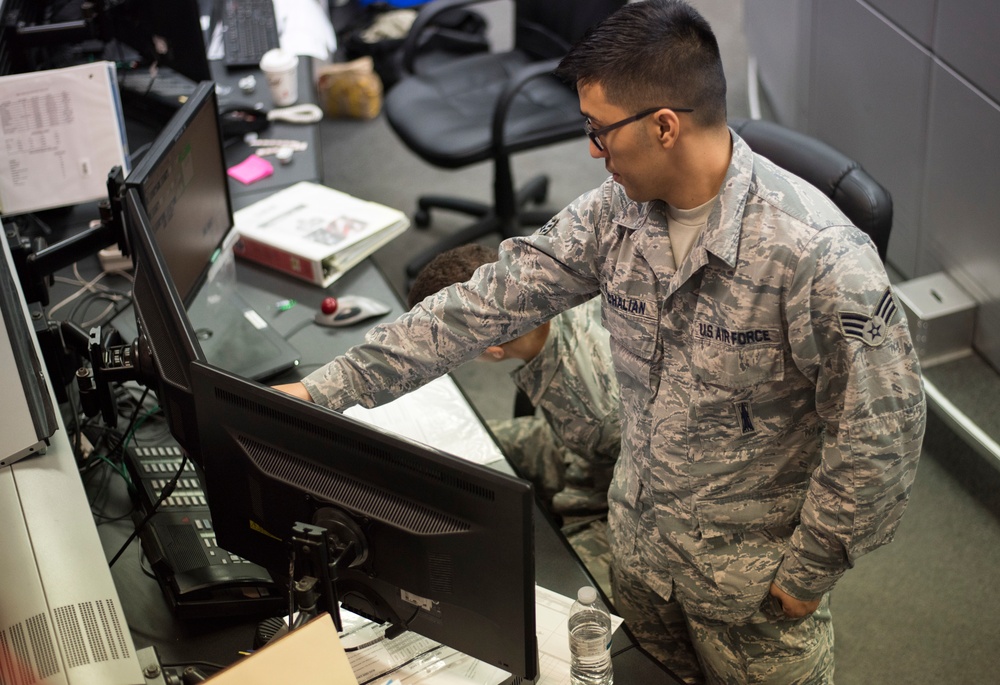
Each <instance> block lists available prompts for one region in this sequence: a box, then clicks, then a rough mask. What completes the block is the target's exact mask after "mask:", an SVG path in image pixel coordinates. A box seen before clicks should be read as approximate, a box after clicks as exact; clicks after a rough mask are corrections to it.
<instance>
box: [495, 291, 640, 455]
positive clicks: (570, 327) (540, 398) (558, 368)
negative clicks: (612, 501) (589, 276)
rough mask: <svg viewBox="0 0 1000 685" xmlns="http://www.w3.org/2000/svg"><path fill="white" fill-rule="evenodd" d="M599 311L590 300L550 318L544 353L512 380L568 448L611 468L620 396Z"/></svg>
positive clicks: (618, 434)
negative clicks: (607, 464) (550, 324)
mask: <svg viewBox="0 0 1000 685" xmlns="http://www.w3.org/2000/svg"><path fill="white" fill-rule="evenodd" d="M600 308H601V303H600V299H598V298H595V299H593V300H590V301H589V302H586V303H584V304H582V305H580V306H578V307H574V308H573V309H570V310H569V311H567V312H565V313H563V314H562V315H561V316H558V317H556V318H555V319H553V320H552V328H551V330H550V331H549V339H548V340H547V342H546V345H545V347H544V349H543V351H542V352H541V353H539V355H538V356H536V357H535V358H534V359H532V360H531V361H530V362H528V363H527V364H525V365H524V366H522V367H521V368H519V369H517V370H516V371H515V372H514V373H513V374H512V377H513V379H514V382H515V384H516V385H517V386H518V387H519V388H520V389H521V390H523V391H524V392H525V393H527V395H528V397H529V398H530V399H531V401H532V404H534V406H535V407H537V408H539V409H540V410H541V411H542V413H543V414H544V416H545V419H546V421H547V422H548V424H549V426H550V427H551V428H552V430H553V431H554V432H555V433H556V435H558V436H559V438H560V440H562V442H563V444H564V445H565V446H566V447H567V448H568V449H570V450H571V451H572V452H574V453H575V454H577V455H579V456H581V457H583V458H584V459H587V460H588V461H595V462H602V463H612V462H614V461H615V460H616V459H617V458H618V452H619V451H620V450H621V421H620V419H619V413H618V411H619V405H620V403H621V397H620V393H619V389H618V381H617V379H616V378H615V374H614V365H613V362H612V359H611V345H610V342H609V334H608V331H607V330H606V329H605V328H604V327H603V326H602V325H601V309H600Z"/></svg>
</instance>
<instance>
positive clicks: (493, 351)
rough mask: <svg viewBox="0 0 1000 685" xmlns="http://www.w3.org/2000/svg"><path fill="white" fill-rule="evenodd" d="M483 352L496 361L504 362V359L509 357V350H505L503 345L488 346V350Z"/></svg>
mask: <svg viewBox="0 0 1000 685" xmlns="http://www.w3.org/2000/svg"><path fill="white" fill-rule="evenodd" d="M483 354H484V355H486V356H487V357H489V358H490V359H492V360H493V361H496V362H502V361H503V360H504V359H506V358H507V351H506V350H504V348H503V347H501V346H500V345H493V346H491V347H487V348H486V351H485V352H483Z"/></svg>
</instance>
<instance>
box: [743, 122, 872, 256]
mask: <svg viewBox="0 0 1000 685" xmlns="http://www.w3.org/2000/svg"><path fill="white" fill-rule="evenodd" d="M729 125H730V126H731V127H732V129H733V130H734V131H736V133H737V134H739V136H740V137H741V138H743V140H745V141H746V143H747V145H749V146H750V149H751V150H753V151H754V152H756V153H757V154H759V155H762V156H764V157H767V158H768V159H769V160H771V161H772V162H774V163H775V164H777V165H778V166H780V167H782V168H783V169H787V170H788V171H790V172H792V173H793V174H795V175H796V176H798V177H800V178H802V179H804V180H805V181H808V182H809V183H811V184H813V185H814V186H816V187H817V188H819V189H820V190H822V191H823V192H824V193H826V195H827V196H828V197H829V198H830V199H831V200H833V202H834V204H836V205H837V207H839V208H840V211H842V212H843V213H844V214H846V215H847V218H848V219H850V220H851V221H852V222H853V223H854V225H855V226H857V227H858V228H860V229H861V230H862V231H864V232H865V233H867V234H868V236H869V237H870V238H871V239H872V242H873V243H875V247H876V248H877V249H878V254H879V257H881V258H882V261H883V262H884V261H885V255H886V251H887V250H888V248H889V231H890V230H891V229H892V197H891V196H890V195H889V191H888V190H886V189H885V188H884V187H883V186H882V185H881V184H880V183H879V182H878V181H876V180H875V179H874V178H872V176H871V175H870V174H869V173H868V172H867V171H865V170H864V169H863V168H862V167H861V165H860V164H858V163H857V162H855V161H854V160H852V159H851V158H849V157H847V156H846V155H844V154H843V153H841V152H839V151H838V150H836V149H835V148H833V147H831V146H830V145H827V144H826V143H824V142H822V141H820V140H817V139H816V138H812V137H810V136H807V135H805V134H804V133H799V132H798V131H795V130H792V129H790V128H786V127H784V126H782V125H780V124H776V123H774V122H771V121H764V120H760V119H734V120H732V121H730V122H729Z"/></svg>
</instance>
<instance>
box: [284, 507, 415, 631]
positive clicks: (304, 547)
mask: <svg viewBox="0 0 1000 685" xmlns="http://www.w3.org/2000/svg"><path fill="white" fill-rule="evenodd" d="M367 558H368V541H367V538H366V536H365V533H364V531H363V530H362V529H361V527H360V526H359V525H358V523H357V522H356V521H355V520H354V519H353V518H352V517H351V516H350V515H349V514H348V513H347V512H345V511H343V510H341V509H338V508H335V507H329V506H327V507H323V508H321V509H319V510H318V511H317V512H316V513H315V514H314V515H313V523H312V524H309V523H301V522H300V523H296V524H295V525H294V526H293V528H292V537H291V549H290V563H289V567H290V569H291V571H292V578H291V581H290V582H291V584H292V591H293V594H294V597H295V601H296V603H297V605H298V609H299V617H298V619H297V620H296V621H295V624H294V625H293V626H292V627H293V628H295V627H298V626H299V625H302V624H303V623H305V622H306V621H307V620H309V619H311V618H313V617H314V616H316V614H317V613H318V611H319V605H320V603H322V604H323V610H325V611H326V612H327V613H329V614H330V616H331V617H332V618H333V624H334V626H336V628H337V632H338V633H339V632H343V630H344V626H343V622H342V620H341V618H340V599H341V593H340V590H341V589H343V590H346V591H347V592H346V593H345V594H350V595H360V596H361V597H363V598H364V599H365V600H366V601H367V602H369V603H370V605H371V606H372V607H373V609H374V611H372V612H370V613H371V614H377V615H369V612H365V618H369V619H371V620H374V621H377V622H380V623H382V622H386V618H388V623H389V624H390V626H389V628H388V629H387V630H386V633H385V637H386V639H390V640H391V639H392V638H394V637H396V636H398V635H400V634H402V633H403V632H405V631H406V630H407V629H408V626H407V622H406V621H404V620H403V618H402V617H401V616H399V614H398V613H397V612H396V611H395V610H394V609H393V608H392V607H391V606H389V605H388V604H386V603H385V601H384V600H382V599H381V598H380V597H379V596H378V593H375V592H369V591H367V590H366V588H365V587H364V585H363V583H359V582H351V581H345V580H342V578H341V576H342V575H343V574H342V571H344V570H346V569H348V568H352V567H358V566H361V564H363V563H364V562H365V560H367ZM355 611H356V609H355Z"/></svg>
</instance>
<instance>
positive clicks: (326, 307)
mask: <svg viewBox="0 0 1000 685" xmlns="http://www.w3.org/2000/svg"><path fill="white" fill-rule="evenodd" d="M320 309H321V310H322V311H323V313H324V314H333V313H334V312H335V311H337V298H336V297H324V298H323V304H321V305H320Z"/></svg>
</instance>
